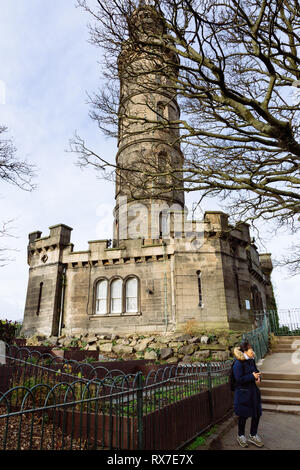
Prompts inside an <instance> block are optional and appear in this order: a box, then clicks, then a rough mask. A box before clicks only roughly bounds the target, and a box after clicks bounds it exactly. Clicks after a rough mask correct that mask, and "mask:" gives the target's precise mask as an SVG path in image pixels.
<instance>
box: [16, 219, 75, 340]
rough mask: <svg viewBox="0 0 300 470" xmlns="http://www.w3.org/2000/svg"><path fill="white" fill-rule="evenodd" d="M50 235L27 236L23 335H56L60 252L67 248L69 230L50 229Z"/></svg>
mask: <svg viewBox="0 0 300 470" xmlns="http://www.w3.org/2000/svg"><path fill="white" fill-rule="evenodd" d="M49 230H50V234H49V235H48V236H46V237H41V235H42V232H40V231H36V232H32V233H30V234H29V243H28V264H29V266H30V268H29V280H28V290H27V297H26V304H25V313H24V321H23V327H22V333H23V334H24V335H26V336H29V335H30V334H31V333H33V332H34V333H36V332H38V333H41V334H44V335H46V336H50V335H57V334H58V330H59V317H60V310H61V294H62V274H63V269H64V268H63V262H62V255H63V250H64V249H65V248H66V247H68V245H70V237H71V231H72V228H71V227H68V226H67V225H64V224H58V225H53V226H51V227H49Z"/></svg>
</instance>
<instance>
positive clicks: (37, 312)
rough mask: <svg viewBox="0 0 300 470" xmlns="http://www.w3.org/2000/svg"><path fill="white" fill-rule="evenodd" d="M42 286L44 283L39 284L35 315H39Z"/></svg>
mask: <svg viewBox="0 0 300 470" xmlns="http://www.w3.org/2000/svg"><path fill="white" fill-rule="evenodd" d="M43 285H44V283H43V282H41V283H40V290H39V299H38V304H37V309H36V314H37V315H39V314H40V309H41V300H42V292H43Z"/></svg>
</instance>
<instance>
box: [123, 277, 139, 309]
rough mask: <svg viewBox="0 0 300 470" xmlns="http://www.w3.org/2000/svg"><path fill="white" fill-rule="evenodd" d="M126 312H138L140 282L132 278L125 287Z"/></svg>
mask: <svg viewBox="0 0 300 470" xmlns="http://www.w3.org/2000/svg"><path fill="white" fill-rule="evenodd" d="M125 295H126V312H137V311H138V280H137V278H136V277H130V278H129V279H128V280H127V281H126V285H125Z"/></svg>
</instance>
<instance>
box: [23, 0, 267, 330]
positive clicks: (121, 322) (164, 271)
mask: <svg viewBox="0 0 300 470" xmlns="http://www.w3.org/2000/svg"><path fill="white" fill-rule="evenodd" d="M149 3H150V2H147V3H146V2H141V3H140V5H139V7H138V8H137V9H136V10H135V11H134V12H133V14H132V16H131V18H130V19H129V37H128V40H127V41H125V42H124V44H123V47H122V51H121V53H120V56H119V61H118V71H119V78H120V107H119V141H118V152H117V156H116V162H117V171H116V195H115V199H116V204H115V209H114V229H113V240H114V241H113V246H111V244H110V240H91V241H89V242H88V249H87V250H84V251H74V245H73V243H71V231H72V228H70V227H68V226H66V225H64V224H59V225H52V226H51V227H50V233H49V234H48V235H46V236H44V237H41V235H42V234H41V232H40V231H36V232H33V233H31V234H29V243H28V264H29V279H28V290H27V298H26V306H25V313H24V322H23V328H22V333H23V334H24V335H25V336H30V335H32V334H34V333H42V334H45V335H47V336H50V335H55V336H56V335H60V334H61V333H63V334H66V335H69V336H72V335H78V334H81V333H82V332H83V331H84V332H88V333H101V334H111V333H133V332H138V333H142V334H148V333H150V334H152V333H158V332H160V333H161V332H167V331H175V330H178V331H182V330H184V329H185V328H186V326H187V324H188V322H190V325H191V324H192V325H194V326H196V327H197V328H199V329H204V330H210V329H222V330H223V329H227V330H228V329H237V330H244V331H248V330H250V329H251V328H252V326H253V325H254V315H253V312H254V311H255V310H258V309H259V310H261V309H267V308H270V306H272V305H273V304H272V302H273V292H272V284H271V272H272V261H271V257H270V255H269V254H263V255H259V253H258V251H257V248H256V246H255V245H254V243H253V242H252V241H251V236H250V231H249V226H248V224H245V223H241V224H239V226H238V227H232V226H231V225H230V223H229V221H228V215H227V214H225V213H223V212H220V211H209V212H208V211H207V212H206V213H205V214H204V217H203V219H202V220H201V221H194V220H193V221H191V223H190V224H186V220H187V217H186V208H185V204H184V188H183V185H182V181H181V178H180V176H178V175H180V173H181V169H182V166H183V163H184V161H183V154H182V152H181V150H180V146H179V144H178V136H179V128H178V125H177V123H178V120H179V115H180V112H179V107H178V104H177V99H176V84H177V74H178V64H179V62H178V57H177V56H176V54H174V52H172V44H171V43H170V42H168V41H167V40H166V39H165V38H166V37H167V35H166V34H164V33H165V23H164V19H163V18H162V17H161V15H160V14H159V12H157V11H156V9H155V8H154V7H153V6H152V5H151V4H149ZM140 43H143V47H142V48H141V47H140V46H139V44H140ZM153 175H155V176H153ZM175 216H176V217H175ZM166 226H167V227H166ZM165 228H167V231H165ZM195 242H196V243H195Z"/></svg>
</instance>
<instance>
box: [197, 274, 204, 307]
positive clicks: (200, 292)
mask: <svg viewBox="0 0 300 470" xmlns="http://www.w3.org/2000/svg"><path fill="white" fill-rule="evenodd" d="M197 278H198V295H199V307H202V306H203V296H202V282H201V271H197Z"/></svg>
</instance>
